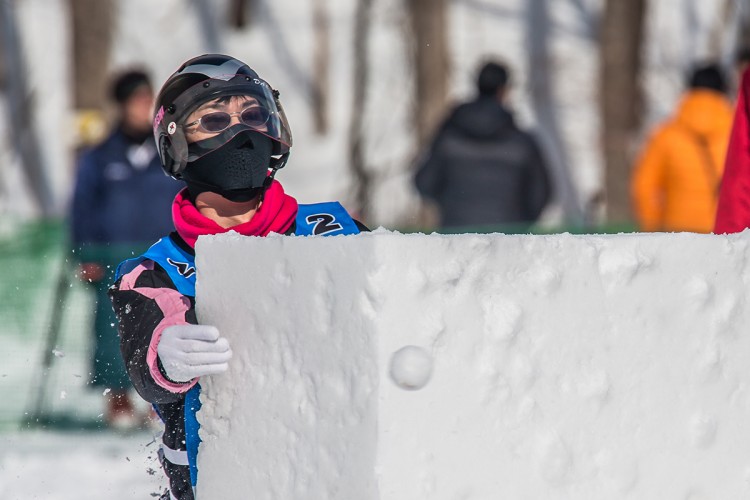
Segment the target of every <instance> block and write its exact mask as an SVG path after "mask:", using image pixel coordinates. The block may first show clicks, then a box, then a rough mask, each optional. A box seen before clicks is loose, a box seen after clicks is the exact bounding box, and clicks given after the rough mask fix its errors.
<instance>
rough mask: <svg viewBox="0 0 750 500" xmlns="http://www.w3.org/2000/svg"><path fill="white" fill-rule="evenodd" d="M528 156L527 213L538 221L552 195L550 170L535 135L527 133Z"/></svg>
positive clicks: (526, 181)
mask: <svg viewBox="0 0 750 500" xmlns="http://www.w3.org/2000/svg"><path fill="white" fill-rule="evenodd" d="M527 139H528V145H529V147H528V158H527V167H528V168H527V169H526V174H527V175H526V179H525V190H526V193H525V196H524V200H525V202H526V215H527V219H528V220H530V221H536V220H537V219H538V218H539V216H540V215H541V214H542V211H543V210H544V207H545V206H547V203H549V200H550V198H551V196H552V187H551V183H550V178H549V171H548V170H547V165H546V163H545V161H544V156H543V155H542V151H541V149H540V147H539V144H538V143H537V141H536V140H535V139H534V137H533V136H531V135H527Z"/></svg>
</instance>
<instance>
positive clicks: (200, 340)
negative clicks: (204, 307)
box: [156, 325, 232, 382]
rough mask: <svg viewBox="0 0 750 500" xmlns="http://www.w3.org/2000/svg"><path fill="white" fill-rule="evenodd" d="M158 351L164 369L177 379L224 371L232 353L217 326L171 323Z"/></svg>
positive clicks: (169, 375)
mask: <svg viewBox="0 0 750 500" xmlns="http://www.w3.org/2000/svg"><path fill="white" fill-rule="evenodd" d="M156 352H157V354H158V355H159V359H160V360H161V365H162V367H163V368H164V372H165V373H166V375H167V377H168V378H169V379H170V380H172V381H174V382H188V381H190V380H192V379H194V378H196V377H200V376H202V375H212V374H214V373H222V372H225V371H227V368H229V365H228V364H227V362H228V361H229V359H230V358H231V357H232V350H231V349H230V348H229V342H228V341H227V339H225V338H224V337H222V336H220V335H219V330H217V329H216V327H215V326H208V325H173V326H168V327H167V328H165V329H164V331H163V332H162V334H161V339H159V345H158V346H157V347H156Z"/></svg>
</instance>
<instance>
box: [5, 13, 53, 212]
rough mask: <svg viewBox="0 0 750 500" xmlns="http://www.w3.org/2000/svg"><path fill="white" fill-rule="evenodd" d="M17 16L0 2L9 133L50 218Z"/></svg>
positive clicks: (36, 197)
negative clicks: (10, 75) (9, 75)
mask: <svg viewBox="0 0 750 500" xmlns="http://www.w3.org/2000/svg"><path fill="white" fill-rule="evenodd" d="M15 14H16V13H15V10H14V7H13V2H11V1H10V0H0V35H1V36H2V39H1V40H0V55H1V56H2V60H3V67H5V68H10V69H12V71H13V78H9V79H8V80H7V81H6V82H5V83H6V88H5V90H6V91H7V120H8V130H9V131H10V134H11V141H12V143H13V145H14V148H15V150H16V153H17V154H18V156H19V157H20V158H21V163H22V165H23V173H24V175H25V176H26V179H27V182H28V186H29V190H30V191H31V194H32V196H33V198H34V202H35V203H36V206H37V207H38V209H39V211H40V212H41V214H42V215H43V216H45V217H48V216H51V215H53V213H54V209H55V203H54V199H53V193H52V189H51V186H50V182H49V179H47V176H46V175H45V168H44V160H43V158H42V154H41V148H40V143H39V140H38V137H37V134H36V130H35V129H34V123H33V105H34V100H33V96H32V93H31V90H30V88H29V84H28V81H27V78H26V61H25V60H24V58H23V47H22V46H21V37H20V35H19V33H18V23H17V20H16V15H15Z"/></svg>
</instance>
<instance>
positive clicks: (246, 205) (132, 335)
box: [110, 54, 366, 500]
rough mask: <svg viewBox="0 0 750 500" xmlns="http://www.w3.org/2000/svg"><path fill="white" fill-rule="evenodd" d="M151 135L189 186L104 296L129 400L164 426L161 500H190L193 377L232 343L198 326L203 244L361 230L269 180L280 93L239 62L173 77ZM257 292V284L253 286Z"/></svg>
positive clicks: (222, 363) (195, 402) (216, 369)
mask: <svg viewBox="0 0 750 500" xmlns="http://www.w3.org/2000/svg"><path fill="white" fill-rule="evenodd" d="M154 136H155V139H156V143H157V147H158V150H159V155H160V158H161V163H162V166H163V168H164V170H165V172H166V173H167V174H169V175H171V176H172V177H174V178H175V179H181V180H183V181H184V182H185V183H186V184H187V187H186V189H184V190H182V191H181V192H180V193H179V194H178V195H177V197H176V198H175V200H174V202H173V204H172V218H173V221H174V226H175V231H174V232H172V233H171V234H169V235H168V236H165V237H163V238H162V239H161V240H159V241H158V242H157V243H155V244H154V245H153V246H152V247H151V248H150V249H149V250H148V251H147V252H146V253H145V254H144V255H141V256H140V257H137V258H135V259H130V260H127V261H125V262H123V263H122V264H120V266H119V268H118V270H117V275H116V278H115V279H116V282H115V284H114V285H113V286H112V288H111V289H110V297H111V298H112V302H113V305H114V308H115V311H116V313H117V317H118V320H119V326H118V328H119V333H120V339H121V340H120V342H121V351H122V355H123V357H124V359H125V364H126V366H127V370H128V374H129V376H130V378H131V380H132V382H133V385H134V386H135V388H136V390H137V391H138V393H139V394H140V395H141V396H142V397H143V398H145V399H146V400H147V401H149V402H151V403H153V405H154V407H155V408H156V410H157V412H158V413H159V415H160V416H161V418H162V420H163V421H164V435H163V443H162V448H161V451H160V453H159V456H160V460H161V463H162V466H163V468H164V471H165V472H166V474H167V476H168V479H169V492H165V493H164V496H163V497H162V498H166V499H168V498H176V499H179V500H185V499H193V498H194V488H195V485H196V482H197V473H198V471H197V467H196V458H197V454H198V444H199V442H200V439H199V437H198V426H199V424H198V421H197V419H196V412H197V410H198V409H199V407H200V400H199V393H200V385H199V383H198V382H199V379H200V377H201V376H203V375H212V374H218V373H221V372H224V371H226V370H227V366H228V362H229V361H230V358H231V356H232V351H231V349H230V346H229V343H228V342H227V340H226V339H225V338H223V337H222V336H221V332H219V331H218V330H217V329H216V328H215V327H213V326H210V325H199V324H197V320H196V315H195V252H194V246H195V242H196V239H197V238H198V236H200V235H207V234H217V233H223V232H226V231H229V230H230V229H231V230H234V231H236V232H238V233H240V234H242V235H248V236H266V235H268V234H269V233H272V232H273V233H280V234H284V235H337V234H355V233H358V232H360V230H366V228H365V227H364V226H362V225H361V224H360V223H359V222H357V221H355V220H354V219H352V217H351V216H350V215H349V214H348V213H347V212H346V211H345V210H344V208H343V207H342V206H341V205H340V204H338V203H336V202H329V203H320V204H313V205H298V204H297V201H296V200H295V199H294V198H292V197H291V196H289V195H287V194H285V193H284V190H283V188H282V187H281V184H279V182H278V181H276V180H274V175H275V174H276V171H277V170H279V169H280V168H282V167H283V166H284V164H285V163H286V161H287V158H288V157H289V150H290V148H291V146H292V136H291V132H290V130H289V125H288V124H287V121H286V117H285V116H284V112H283V110H282V107H281V103H280V102H279V93H278V92H277V91H276V90H274V89H273V88H272V87H271V86H270V85H269V84H268V83H266V82H265V81H263V80H262V79H261V78H260V77H259V76H258V74H257V73H256V72H255V71H253V70H252V69H251V68H250V67H248V66H247V65H246V64H245V63H243V62H241V61H238V60H237V59H234V58H232V57H229V56H225V55H219V54H210V55H203V56H199V57H196V58H194V59H191V60H190V61H187V62H186V63H185V64H183V65H182V66H181V67H180V68H179V69H178V70H177V72H175V73H174V74H173V75H172V76H170V77H169V78H168V79H167V81H166V83H164V86H163V87H162V89H161V92H160V93H159V96H158V97H157V100H156V112H155V116H154ZM260 288H262V284H259V289H260Z"/></svg>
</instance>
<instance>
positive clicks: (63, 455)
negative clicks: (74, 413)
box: [0, 431, 166, 500]
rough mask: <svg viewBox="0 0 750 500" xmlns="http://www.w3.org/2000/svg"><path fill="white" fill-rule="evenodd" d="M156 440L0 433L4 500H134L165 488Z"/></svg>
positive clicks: (147, 437)
mask: <svg viewBox="0 0 750 500" xmlns="http://www.w3.org/2000/svg"><path fill="white" fill-rule="evenodd" d="M157 441H158V440H157V439H156V438H155V437H154V436H153V435H152V434H149V433H146V432H141V433H137V434H133V435H129V436H123V435H117V434H114V433H110V432H96V433H83V432H73V433H71V432H67V433H60V432H44V431H33V432H31V431H29V432H23V433H17V434H16V433H13V434H7V433H6V434H0V498H2V499H3V500H31V499H39V500H102V499H104V498H106V499H107V500H132V499H136V498H137V499H144V500H145V499H148V498H153V497H155V496H158V495H156V494H157V493H158V494H161V493H162V492H163V491H164V488H165V484H166V482H165V480H164V477H163V473H162V471H161V467H160V466H159V463H158V459H157V449H158V444H157Z"/></svg>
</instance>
